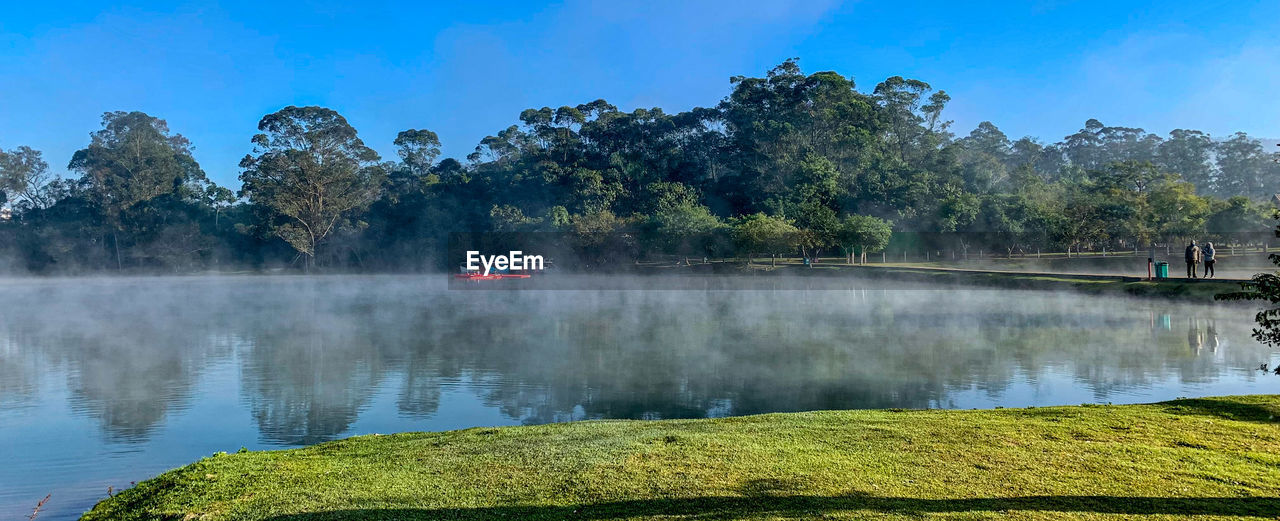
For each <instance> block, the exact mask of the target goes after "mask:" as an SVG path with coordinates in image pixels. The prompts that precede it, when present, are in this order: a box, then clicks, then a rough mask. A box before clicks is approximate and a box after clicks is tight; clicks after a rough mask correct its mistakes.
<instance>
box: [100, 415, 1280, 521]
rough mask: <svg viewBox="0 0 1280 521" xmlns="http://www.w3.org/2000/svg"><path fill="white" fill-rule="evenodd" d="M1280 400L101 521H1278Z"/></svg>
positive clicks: (619, 429)
mask: <svg viewBox="0 0 1280 521" xmlns="http://www.w3.org/2000/svg"><path fill="white" fill-rule="evenodd" d="M1278 417H1280V396H1242V397H1228V398H1208V399H1194V400H1179V401H1173V402H1166V403H1159V404H1154V405H1133V406H1077V407H1051V408H1033V409H997V410H983V411H943V410H926V411H840V412H813V413H795V414H770V415H763V416H748V417H736V418H725V419H715V420H676V421H594V422H580V423H568V424H555V425H543V426H533V427H512V428H498V429H489V428H485V429H469V430H464V431H455V432H443V433H415V434H396V435H389V436H379V435H373V436H362V437H357V438H351V439H347V440H342V441H337V442H332V443H325V444H321V445H316V446H312V447H307V448H303V449H296V450H287V451H270V452H244V453H239V454H221V455H217V456H214V457H210V458H206V459H204V460H201V461H199V462H196V463H194V464H192V465H189V466H187V467H183V468H180V469H177V470H174V471H171V472H168V473H166V474H164V475H161V476H159V477H157V478H155V479H152V480H149V481H146V482H143V483H140V484H139V485H138V486H137V487H135V488H133V489H130V490H127V491H125V492H122V493H120V494H118V495H116V496H115V497H114V498H111V499H108V500H106V501H104V502H102V503H100V504H99V505H98V506H97V507H96V508H95V509H94V510H93V511H91V512H89V513H88V514H86V516H85V518H84V519H89V520H108V519H110V520H142V519H148V520H150V519H201V520H222V519H236V520H267V519H269V520H278V521H282V520H298V521H302V520H306V521H319V520H357V519H360V520H417V519H812V518H822V519H918V518H925V517H929V518H933V517H936V518H947V519H987V518H1011V519H1131V518H1139V517H1140V518H1153V519H1157V518H1158V519H1197V520H1203V519H1218V518H1223V519H1225V518H1249V517H1253V518H1265V519H1275V518H1276V517H1277V516H1280V418H1278Z"/></svg>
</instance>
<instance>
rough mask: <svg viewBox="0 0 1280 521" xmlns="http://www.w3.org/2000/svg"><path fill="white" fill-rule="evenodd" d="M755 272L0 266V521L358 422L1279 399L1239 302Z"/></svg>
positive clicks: (1269, 357)
mask: <svg viewBox="0 0 1280 521" xmlns="http://www.w3.org/2000/svg"><path fill="white" fill-rule="evenodd" d="M758 279H759V278H753V279H752V280H750V281H742V282H744V283H742V284H739V283H738V282H740V281H737V280H735V279H734V278H732V277H719V278H718V279H717V280H719V281H721V283H722V287H755V288H757V289H751V290H715V289H705V287H702V286H698V285H697V284H686V283H685V282H684V281H680V280H675V281H672V280H665V281H660V282H662V283H660V284H651V282H653V281H648V280H645V279H637V280H636V281H633V282H634V284H633V285H634V286H635V287H646V286H651V287H684V286H688V287H702V288H703V289H691V290H651V291H636V290H574V291H557V290H547V291H501V290H497V291H458V290H450V289H447V285H446V283H445V278H444V277H442V276H368V277H366V276H361V277H356V276H329V277H298V276H295V277H269V276H244V277H231V276H226V277H170V278H159V277H158V278H114V279H113V278H105V279H52V280H8V281H3V282H0V299H3V300H2V301H0V519H19V518H25V516H26V515H28V514H30V513H31V511H32V509H33V508H34V507H35V505H36V503H37V502H39V501H40V499H41V498H43V497H45V495H47V494H50V495H51V498H50V500H49V502H48V504H47V505H46V506H45V508H44V510H42V512H41V515H40V517H39V519H40V520H53V519H75V518H76V517H77V516H78V514H79V513H81V512H83V511H84V510H86V509H88V508H89V507H90V506H92V505H93V503H94V502H96V501H98V500H99V499H101V498H103V497H105V496H106V495H107V493H108V489H109V487H110V488H112V489H114V490H119V489H122V488H126V487H128V486H129V485H130V483H131V482H133V481H141V480H143V479H147V478H149V477H152V476H155V475H156V474H158V473H160V472H163V471H164V470H167V469H170V468H173V467H176V466H180V465H183V464H186V463H189V462H191V461H194V460H196V459H198V458H200V457H202V456H208V455H210V454H212V453H214V452H217V451H227V452H234V451H236V450H238V449H240V448H241V447H246V448H249V449H253V450H257V449H275V448H283V447H296V446H300V445H306V444H312V443H318V442H323V441H326V440H333V439H337V438H342V437H346V436H352V435H358V434H369V433H390V432H400V431H434V430H446V429H460V428H467V427H476V426H493V425H519V424H536V423H546V422H563V421H573V420H585V419H598V418H634V419H658V418H700V417H714V416H727V415H742V414H757V413H766V412H778V411H806V410H819V409H850V408H882V407H900V408H926V407H931V408H975V407H977V408H985V407H996V406H1003V407H1024V406H1042V405H1060V404H1079V403H1108V402H1110V403H1136V402H1151V401H1159V400H1166V399H1171V398H1176V397H1179V396H1207V395H1225V394H1246V393H1276V392H1280V376H1275V375H1271V374H1264V373H1262V372H1260V371H1258V365H1259V364H1261V363H1263V362H1268V363H1270V364H1271V365H1272V366H1274V365H1276V364H1277V363H1280V353H1278V352H1277V351H1275V350H1272V349H1269V348H1266V347H1265V346H1262V345H1261V344H1258V343H1257V342H1256V341H1254V340H1253V339H1252V338H1251V337H1250V335H1249V331H1250V329H1251V328H1252V326H1253V323H1252V311H1251V308H1240V307H1221V306H1212V305H1193V304H1180V303H1172V302H1168V301H1163V300H1135V299H1129V298H1123V297H1102V296H1085V295H1080V294H1075V293H1049V292H1036V291H1020V290H988V289H954V288H951V289H937V288H935V289H930V288H921V287H901V286H890V287H885V286H883V285H881V286H879V287H873V286H871V285H865V286H864V285H862V284H861V283H860V282H858V281H857V280H856V279H850V278H843V279H839V280H823V279H814V278H809V279H807V280H805V281H804V283H803V284H800V285H797V286H793V287H788V286H786V285H781V286H770V284H774V283H773V282H770V283H769V284H766V285H765V287H763V288H760V287H758V286H759V284H758V283H759V280H758ZM655 280H656V279H655ZM748 282H749V283H748ZM20 516H21V517H20Z"/></svg>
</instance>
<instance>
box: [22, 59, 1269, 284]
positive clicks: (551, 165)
mask: <svg viewBox="0 0 1280 521" xmlns="http://www.w3.org/2000/svg"><path fill="white" fill-rule="evenodd" d="M731 82H732V89H731V92H730V93H729V95H728V96H727V97H725V98H724V99H723V100H721V101H720V102H719V103H718V104H716V105H715V106H714V107H710V108H695V109H692V110H690V111H687V112H681V113H677V114H668V113H666V112H664V111H663V110H662V109H660V108H652V109H636V110H634V111H632V112H622V111H619V110H618V109H617V107H615V106H613V105H611V104H609V103H608V102H606V101H604V100H596V101H592V102H590V103H585V104H581V105H577V106H562V107H560V108H558V109H552V108H550V107H544V108H541V109H528V110H525V111H524V112H522V113H521V114H519V123H518V124H514V125H511V126H509V127H507V128H505V129H502V130H500V131H498V132H497V133H495V134H494V135H491V136H488V137H486V138H484V139H483V140H482V141H481V142H480V144H479V145H478V146H476V148H475V151H474V153H472V154H470V155H468V156H467V157H466V158H463V159H455V158H443V159H442V158H441V157H440V141H439V139H438V137H437V135H436V134H435V133H434V132H431V131H429V130H420V129H410V130H405V131H403V132H400V133H399V135H398V136H397V137H396V139H395V142H394V145H395V146H396V149H397V155H398V156H399V157H398V158H396V159H394V160H386V159H385V158H380V157H379V156H378V154H377V153H375V152H374V151H373V150H372V149H370V148H369V147H368V146H366V145H365V144H364V142H363V141H361V139H360V138H359V137H358V135H357V133H356V129H355V128H353V127H352V126H351V125H350V124H349V123H348V122H347V121H346V120H345V119H344V118H343V117H342V116H341V115H339V114H338V113H337V112H335V111H333V110H330V109H327V108H322V107H287V108H284V109H282V110H280V111H278V112H276V113H273V114H269V115H267V116H265V117H263V118H262V120H261V122H260V123H259V125H258V131H259V133H258V134H256V135H253V136H252V137H251V138H249V139H246V149H249V150H251V153H249V154H248V155H246V156H245V158H244V159H243V160H242V161H241V162H240V165H239V166H240V169H241V174H240V180H241V182H242V185H241V187H240V188H239V190H238V191H232V190H231V189H229V188H226V187H221V186H217V185H215V184H214V183H212V182H211V181H210V180H209V179H208V178H207V177H206V176H205V173H204V171H203V170H202V169H201V166H200V165H199V164H198V163H197V162H196V160H195V159H194V157H193V156H192V153H191V150H192V147H193V144H192V143H191V142H189V141H188V140H187V139H186V138H184V137H183V136H182V135H181V134H180V133H179V132H178V131H177V130H179V129H170V128H168V126H167V124H166V123H165V121H164V120H162V119H160V118H158V117H156V116H153V115H148V114H144V113H141V112H111V113H107V114H105V115H104V116H103V118H102V128H101V129H99V130H96V131H94V132H92V133H91V134H90V139H89V143H88V144H87V145H86V146H85V148H83V149H81V150H79V151H77V152H76V153H75V154H74V156H73V157H71V158H69V160H68V165H67V168H68V170H69V171H70V172H72V173H73V174H74V175H73V176H71V177H66V178H55V176H53V175H52V174H51V173H50V170H49V165H48V163H47V160H46V159H45V158H44V157H42V154H41V153H40V152H39V151H37V150H33V149H31V148H29V147H24V146H16V147H14V148H8V149H0V206H3V207H4V211H3V213H2V214H0V271H6V272H32V273H76V272H89V271H106V270H156V269H159V270H174V271H190V270H203V269H267V268H290V269H308V268H310V267H313V266H319V267H323V268H325V269H342V270H371V271H375V270H376V271H390V270H405V271H414V270H427V269H439V268H442V267H445V264H447V263H446V262H445V261H444V259H443V255H442V251H443V250H444V244H445V243H446V242H447V239H448V236H449V234H450V233H451V232H469V233H477V232H488V231H498V232H558V234H560V235H561V236H563V237H568V238H570V240H574V241H577V242H576V245H577V247H578V248H580V249H581V250H582V251H592V250H607V251H610V252H613V253H614V254H619V255H624V256H627V257H633V258H644V257H655V256H663V255H694V256H703V255H711V256H726V255H736V256H742V257H746V256H752V255H774V254H788V255H789V254H802V255H806V256H808V255H814V254H815V252H816V253H817V254H824V255H835V254H837V252H839V253H838V254H840V255H852V254H855V253H861V254H865V253H866V252H867V251H872V252H874V251H879V250H881V249H885V248H891V249H892V248H894V247H898V248H908V247H910V248H921V247H938V248H965V249H968V248H971V247H979V248H984V249H986V250H987V251H989V252H990V251H998V252H1003V253H1004V254H1009V255H1016V254H1019V253H1022V252H1027V251H1037V250H1044V251H1068V252H1070V251H1090V250H1100V249H1108V250H1123V249H1130V250H1132V249H1140V248H1145V247H1149V246H1151V245H1153V244H1163V243H1167V242H1170V241H1181V240H1184V239H1186V238H1202V237H1203V238H1210V239H1218V240H1222V241H1240V240H1249V239H1250V238H1261V237H1267V236H1269V233H1268V232H1269V230H1270V229H1271V226H1272V225H1271V223H1272V221H1271V218H1272V212H1273V208H1274V207H1273V204H1272V203H1271V202H1270V198H1271V197H1272V196H1273V194H1275V193H1276V192H1280V163H1277V162H1276V158H1277V155H1276V154H1274V153H1272V152H1271V151H1270V150H1267V149H1266V148H1265V147H1264V146H1263V143H1262V142H1261V141H1259V140H1258V139H1254V138H1251V137H1250V136H1248V135H1246V134H1244V133H1236V134H1234V135H1232V136H1227V137H1219V136H1210V135H1208V134H1206V133H1204V132H1200V131H1196V130H1185V129H1178V130H1174V131H1172V132H1170V133H1169V135H1168V136H1166V137H1162V136H1158V135H1155V134H1151V133H1147V132H1145V131H1144V130H1143V129H1140V128H1128V127H1118V126H1108V125H1105V124H1103V123H1102V122H1099V121H1097V120H1093V119H1090V120H1088V121H1087V122H1085V124H1084V128H1082V129H1080V130H1079V131H1078V132H1076V133H1074V134H1071V135H1069V136H1066V137H1065V138H1063V139H1062V140H1061V141H1058V142H1055V143H1045V142H1042V141H1039V140H1037V139H1035V138H1032V137H1023V138H1020V139H1016V140H1013V139H1010V138H1009V137H1008V136H1006V135H1005V134H1004V133H1003V132H1001V131H1000V129H999V128H997V127H996V126H995V125H994V124H992V123H989V122H983V123H981V124H980V125H978V127H977V128H976V129H973V130H972V131H970V132H969V133H968V134H967V135H964V136H962V137H958V135H957V134H955V133H953V131H952V128H951V122H950V121H948V120H947V119H946V117H945V115H944V112H945V108H946V105H947V103H948V102H949V101H950V97H949V96H948V95H947V94H946V93H945V92H944V91H942V90H934V89H933V88H932V87H931V86H930V85H929V84H928V83H925V82H922V81H919V80H913V79H904V78H901V77H892V78H889V79H887V80H885V81H883V82H881V83H879V84H877V85H876V86H875V87H874V88H873V89H871V90H870V91H866V90H859V89H858V88H857V87H856V86H855V84H854V81H853V79H852V78H850V77H845V76H842V75H840V74H838V73H836V72H818V73H815V74H810V75H806V74H804V73H803V72H802V71H801V69H800V68H799V66H798V64H797V63H796V61H794V60H789V61H786V62H784V63H782V64H781V65H779V66H777V67H776V68H774V69H772V70H770V71H769V72H768V74H767V75H766V76H765V77H763V78H752V77H734V78H732V79H731ZM246 134H247V133H246ZM246 137H248V136H246ZM916 232H925V233H916ZM904 237H905V238H910V237H914V239H911V240H913V241H914V242H910V241H908V240H907V239H904ZM1254 240H1257V239H1254Z"/></svg>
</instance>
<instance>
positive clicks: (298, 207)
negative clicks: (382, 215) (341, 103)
mask: <svg viewBox="0 0 1280 521" xmlns="http://www.w3.org/2000/svg"><path fill="white" fill-rule="evenodd" d="M258 130H259V131H261V133H260V134H257V135H255V136H253V144H254V154H256V155H246V156H245V157H244V159H243V160H241V161H240V167H241V168H243V169H244V172H243V173H241V174H240V180H241V181H243V182H244V187H243V188H242V189H241V196H242V197H248V198H249V201H250V202H252V203H253V204H256V205H261V206H262V207H264V208H266V209H268V210H270V212H271V213H272V214H273V219H272V220H271V221H270V222H268V223H267V224H268V226H270V228H271V230H272V231H274V233H275V234H276V235H278V236H279V237H280V238H281V239H284V240H285V241H286V242H288V243H289V245H290V246H293V248H294V249H296V250H297V251H298V252H299V253H300V254H302V255H304V256H305V257H306V262H307V266H308V267H310V266H312V265H314V263H315V258H316V254H317V251H318V249H319V246H320V244H321V243H322V242H323V241H324V240H325V239H326V238H328V237H329V236H330V234H332V233H333V231H334V230H335V229H336V228H338V227H339V226H340V225H343V224H347V219H348V217H350V215H351V213H352V211H353V210H356V209H360V208H364V207H366V206H368V205H369V204H370V203H371V202H372V201H373V200H374V198H375V197H376V195H377V192H378V187H379V185H380V181H381V177H382V172H381V169H380V168H378V166H377V164H376V163H377V161H378V154H377V153H376V152H374V151H373V150H372V149H370V148H369V147H367V146H365V144H364V142H363V141H361V140H360V138H359V137H357V136H356V129H355V128H353V127H352V126H351V125H350V124H349V123H347V120H346V118H343V117H342V116H341V115H340V114H338V113H337V112H336V111H334V110H332V109H327V108H324V107H294V106H289V107H285V108H283V109H281V110H280V111H278V112H275V113H272V114H268V115H266V116H264V117H263V118H262V121H260V122H259V123H258Z"/></svg>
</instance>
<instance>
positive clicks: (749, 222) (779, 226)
mask: <svg viewBox="0 0 1280 521" xmlns="http://www.w3.org/2000/svg"><path fill="white" fill-rule="evenodd" d="M732 237H733V242H734V244H735V245H736V246H737V247H738V249H739V250H740V251H743V252H745V253H747V262H748V263H750V262H751V256H752V255H764V254H767V255H769V256H770V257H771V258H776V256H777V255H779V254H785V253H789V252H792V251H794V250H795V249H796V248H798V247H799V246H800V240H801V237H800V230H799V229H797V228H796V227H795V226H793V225H792V224H791V223H790V222H788V221H787V220H785V219H781V218H778V217H772V216H769V215H766V214H764V213H763V212H761V213H756V214H752V215H748V216H746V217H743V218H741V219H737V220H736V221H734V223H733V231H732Z"/></svg>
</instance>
